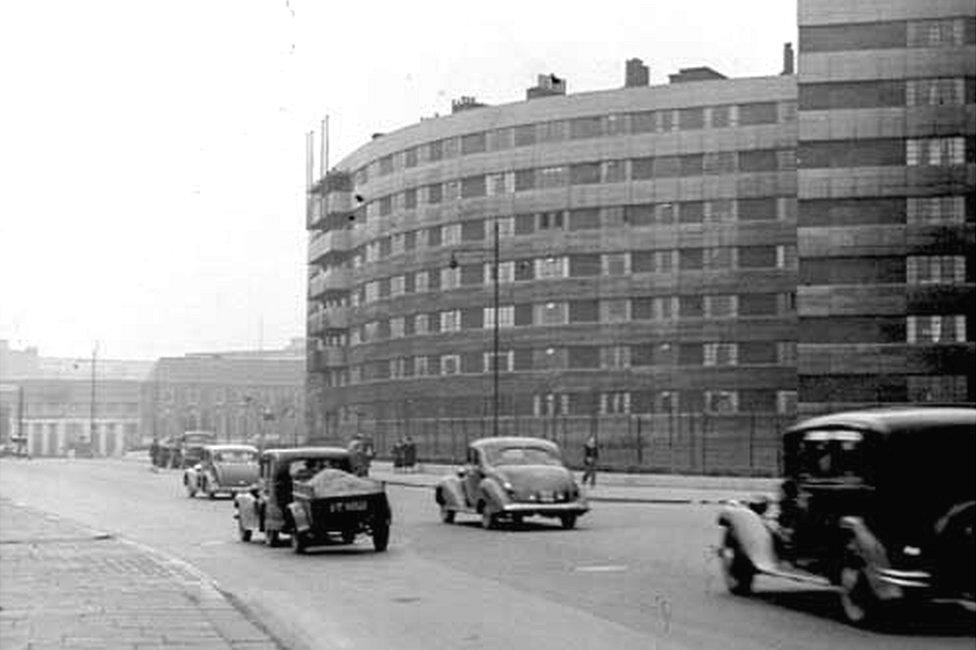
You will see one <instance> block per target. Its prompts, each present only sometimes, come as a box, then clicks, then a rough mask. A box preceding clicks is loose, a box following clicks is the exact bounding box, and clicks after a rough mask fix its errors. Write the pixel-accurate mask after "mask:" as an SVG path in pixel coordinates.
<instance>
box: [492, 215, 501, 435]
mask: <svg viewBox="0 0 976 650" xmlns="http://www.w3.org/2000/svg"><path fill="white" fill-rule="evenodd" d="M494 226H495V227H494V230H495V242H494V262H495V263H494V265H493V268H492V274H491V278H492V284H493V285H494V286H493V287H492V289H493V291H494V294H495V299H494V306H493V311H494V313H495V319H494V328H493V332H492V333H493V335H494V341H493V343H494V359H495V365H494V374H493V376H492V380H493V382H494V386H493V390H492V401H493V402H494V404H493V411H492V434H493V435H494V436H496V437H497V436H498V398H499V395H498V363H499V360H498V231H499V228H498V218H497V217H496V218H495V221H494Z"/></svg>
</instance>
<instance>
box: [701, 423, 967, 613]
mask: <svg viewBox="0 0 976 650" xmlns="http://www.w3.org/2000/svg"><path fill="white" fill-rule="evenodd" d="M974 441H976V409H973V408H959V407H935V406H931V407H903V408H885V409H871V410H863V411H851V412H846V413H837V414H833V415H826V416H821V417H815V418H813V419H810V420H807V421H805V422H803V423H801V424H799V425H797V426H795V427H793V428H791V429H790V430H788V431H787V432H786V433H785V435H784V437H783V460H784V481H783V484H782V487H781V494H780V495H779V498H778V500H774V501H772V502H771V501H769V500H765V499H761V500H757V501H755V502H752V503H733V504H731V505H728V506H727V507H725V508H724V509H723V511H722V512H721V513H720V515H719V518H718V523H719V525H720V526H722V528H723V535H722V542H721V546H720V548H719V557H720V559H721V565H722V570H723V574H724V578H725V582H726V585H727V587H728V589H729V591H731V592H732V593H734V594H740V595H741V594H748V593H749V592H750V591H751V590H752V586H753V579H754V577H755V576H756V575H757V574H768V575H771V576H779V577H785V578H790V579H793V580H799V581H808V582H813V583H819V584H823V585H833V586H834V587H835V588H836V589H837V592H838V594H839V600H840V610H841V613H842V614H843V616H844V618H845V619H846V620H847V621H848V622H850V623H853V624H857V625H871V624H873V623H879V622H883V621H884V620H885V618H886V616H884V615H885V614H886V613H890V612H891V611H892V606H893V605H895V604H896V603H911V602H917V601H919V600H922V599H925V600H930V601H933V600H934V601H951V602H955V603H958V604H961V605H963V606H965V607H967V608H969V609H973V607H974V587H973V585H974V568H973V567H974V564H973V563H974V559H976V549H974V546H973V524H974V499H976V497H974V478H973V477H974V472H973V470H974V458H976V446H974ZM770 506H772V507H770Z"/></svg>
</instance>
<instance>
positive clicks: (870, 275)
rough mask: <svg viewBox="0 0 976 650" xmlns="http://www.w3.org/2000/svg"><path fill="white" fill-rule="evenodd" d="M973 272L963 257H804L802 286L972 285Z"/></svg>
mask: <svg viewBox="0 0 976 650" xmlns="http://www.w3.org/2000/svg"><path fill="white" fill-rule="evenodd" d="M972 271H973V270H972V268H971V267H970V265H969V264H968V263H967V258H966V257H965V256H962V255H909V256H907V257H906V256H904V255H890V256H874V257H869V256H867V255H859V256H851V257H804V258H803V261H802V264H800V265H799V282H800V284H801V285H871V284H909V285H926V284H942V285H959V284H963V283H965V282H972V281H973V277H972Z"/></svg>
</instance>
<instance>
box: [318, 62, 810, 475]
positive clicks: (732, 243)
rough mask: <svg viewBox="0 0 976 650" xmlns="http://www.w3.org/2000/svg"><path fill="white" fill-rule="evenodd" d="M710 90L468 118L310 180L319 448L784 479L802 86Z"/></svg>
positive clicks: (552, 100)
mask: <svg viewBox="0 0 976 650" xmlns="http://www.w3.org/2000/svg"><path fill="white" fill-rule="evenodd" d="M708 72H709V73H710V74H707V75H704V76H701V75H692V74H689V75H685V76H686V77H687V79H685V78H682V75H677V76H676V77H675V78H672V83H670V84H668V85H663V86H638V87H627V88H622V89H616V90H609V91H602V92H592V93H583V94H578V95H569V96H566V95H552V96H539V95H540V94H542V95H546V94H547V93H538V92H537V93H532V92H531V91H530V96H531V97H533V98H532V99H528V100H526V101H524V102H518V103H513V104H507V105H502V106H477V105H473V106H472V107H465V106H463V105H462V106H460V107H459V108H467V110H458V111H457V112H456V113H454V114H452V115H450V116H446V117H440V118H434V119H429V120H423V121H421V122H420V123H418V124H414V125H412V126H409V127H406V128H403V129H401V130H398V131H396V132H394V133H390V134H385V135H382V136H377V137H375V138H374V139H373V140H372V141H371V142H369V143H367V144H365V145H363V146H362V147H361V148H359V149H358V150H356V151H355V152H354V153H352V154H351V155H349V156H348V157H346V158H345V159H343V160H342V161H341V162H340V163H339V164H338V165H337V166H336V167H335V168H334V169H333V170H332V171H330V172H329V173H328V174H327V175H326V177H325V178H323V179H321V180H320V181H319V182H318V183H316V184H315V185H314V186H313V187H312V188H311V189H310V192H309V197H308V215H307V225H308V229H309V231H310V240H309V257H308V262H309V301H308V305H309V309H308V336H309V339H310V342H311V343H310V346H309V347H310V354H309V375H308V377H309V379H308V388H309V397H308V399H309V406H310V413H311V422H310V426H311V431H312V432H313V435H317V436H318V437H320V438H321V439H333V440H334V439H342V438H345V437H348V436H349V435H351V434H352V433H354V432H357V431H359V432H363V433H367V434H370V435H372V436H373V437H374V439H375V440H376V442H377V445H378V447H379V448H380V451H381V452H382V451H384V450H385V449H388V448H389V446H390V445H392V443H393V442H394V440H395V439H396V438H397V437H399V436H401V435H404V434H406V433H409V434H410V435H412V437H413V438H414V439H415V440H417V441H418V443H419V444H420V446H421V453H422V455H425V456H427V457H440V458H445V459H446V458H452V457H453V458H458V457H459V454H460V455H461V456H463V453H464V442H465V440H467V439H469V438H474V437H477V436H480V435H490V434H491V433H493V432H496V431H497V432H499V433H505V434H508V433H516V432H517V433H520V434H528V435H543V436H548V437H553V438H555V439H556V440H558V441H559V442H562V443H564V444H565V445H566V446H567V447H568V448H569V449H570V457H571V458H573V454H574V452H573V448H574V447H576V448H578V447H581V445H582V440H583V438H585V437H586V436H587V435H589V434H590V433H596V434H597V435H598V436H599V438H600V442H601V446H602V449H603V450H604V452H603V454H602V457H601V458H602V459H605V460H606V461H607V462H608V463H612V464H618V465H629V466H645V467H659V468H670V469H675V470H693V471H702V470H704V471H711V470H719V469H721V470H723V471H743V472H745V471H753V472H756V471H766V470H769V471H774V470H775V466H776V458H775V445H776V442H775V440H776V435H777V433H778V430H779V428H780V427H781V426H782V425H783V424H784V423H785V422H787V421H789V420H791V418H792V415H793V413H794V412H795V409H796V385H797V374H796V330H797V317H796V308H795V290H796V286H797V262H796V258H797V255H796V232H797V224H796V215H797V199H796V197H797V171H796V147H797V118H796V115H797V111H796V100H797V85H796V79H795V77H793V76H792V75H791V74H784V75H780V76H771V77H761V78H746V79H725V78H721V76H720V75H717V74H716V73H712V72H711V71H708ZM699 79H702V80H699ZM557 81H558V80H557ZM536 90H538V89H536ZM496 274H497V275H496Z"/></svg>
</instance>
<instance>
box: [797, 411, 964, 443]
mask: <svg viewBox="0 0 976 650" xmlns="http://www.w3.org/2000/svg"><path fill="white" fill-rule="evenodd" d="M966 426H968V427H970V428H972V430H973V433H974V434H976V408H969V407H957V406H905V407H885V408H877V409H864V410H859V411H844V412H840V413H831V414H830V415H821V416H817V417H813V418H810V419H808V420H804V421H803V422H800V423H799V424H797V425H795V426H793V427H791V428H790V429H789V430H787V432H786V434H785V435H786V436H795V435H797V434H798V433H800V432H803V431H809V430H811V429H825V428H826V429H830V428H852V429H859V430H870V431H876V432H878V433H880V434H883V435H886V436H891V435H898V434H902V433H912V432H917V431H927V432H930V433H934V432H935V431H938V430H940V429H941V430H946V429H947V428H958V427H966ZM930 433H929V434H930ZM929 434H927V435H929Z"/></svg>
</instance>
